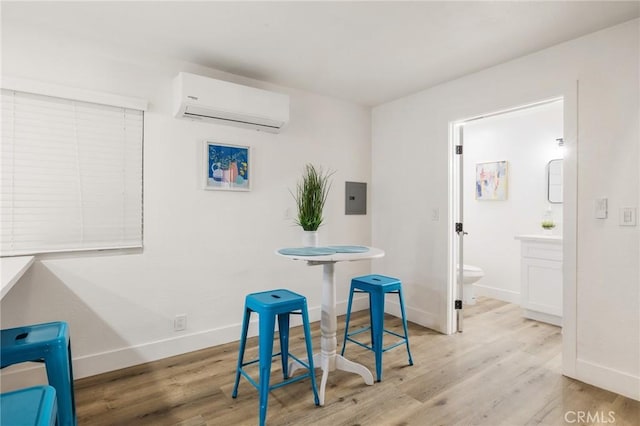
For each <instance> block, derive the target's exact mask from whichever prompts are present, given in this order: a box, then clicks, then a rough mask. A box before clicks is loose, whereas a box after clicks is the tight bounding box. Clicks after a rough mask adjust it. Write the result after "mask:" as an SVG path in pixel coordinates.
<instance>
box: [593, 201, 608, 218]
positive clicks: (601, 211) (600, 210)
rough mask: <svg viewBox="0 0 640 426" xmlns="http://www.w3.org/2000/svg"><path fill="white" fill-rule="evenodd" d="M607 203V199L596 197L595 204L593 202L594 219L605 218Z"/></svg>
mask: <svg viewBox="0 0 640 426" xmlns="http://www.w3.org/2000/svg"><path fill="white" fill-rule="evenodd" d="M607 204H608V201H607V199H606V198H596V204H595V216H596V219H606V218H607Z"/></svg>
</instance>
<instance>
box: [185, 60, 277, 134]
mask: <svg viewBox="0 0 640 426" xmlns="http://www.w3.org/2000/svg"><path fill="white" fill-rule="evenodd" d="M174 96H175V108H174V116H175V117H177V118H188V119H192V120H198V121H210V122H214V123H220V124H228V125H230V126H238V127H246V128H251V129H256V130H261V131H265V132H269V133H279V132H280V130H281V129H282V128H283V127H284V125H285V124H287V122H288V121H289V96H288V95H284V94H281V93H275V92H269V91H267V90H261V89H255V88H253V87H248V86H242V85H240V84H234V83H229V82H227V81H222V80H216V79H213V78H208V77H202V76H199V75H195V74H189V73H186V72H181V73H179V74H178V76H177V77H176V78H175V79H174Z"/></svg>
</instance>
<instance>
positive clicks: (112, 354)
mask: <svg viewBox="0 0 640 426" xmlns="http://www.w3.org/2000/svg"><path fill="white" fill-rule="evenodd" d="M368 306H369V302H368V299H367V298H366V297H359V298H354V300H353V307H352V311H353V312H356V311H360V310H363V309H367V308H368ZM346 310H347V302H346V301H341V302H338V303H337V304H336V312H337V314H338V315H343V314H344V313H345V312H346ZM320 312H321V310H320V306H316V307H312V308H309V320H310V321H311V322H315V321H319V320H320ZM301 324H302V319H301V318H300V317H299V316H292V317H291V327H295V326H298V325H301ZM241 327H242V324H241V323H236V324H231V325H226V326H223V327H218V328H212V329H209V330H203V331H199V332H195V333H180V334H178V335H176V336H175V337H171V338H167V339H162V340H156V341H153V342H146V343H142V344H139V345H134V346H128V347H124V348H118V349H114V350H111V351H106V352H100V353H95V354H90V355H84V356H79V357H74V359H73V375H74V379H81V378H83V377H89V376H94V375H96V374H102V373H107V372H109V371H114V370H119V369H122V368H126V367H131V366H134V365H138V364H143V363H146V362H152V361H157V360H159V359H163V358H168V357H172V356H175V355H181V354H185V353H188V352H193V351H197V350H200V349H205V348H209V347H211V346H217V345H222V344H224V343H229V342H234V341H237V340H239V338H240V330H241ZM257 334H258V321H257V316H255V315H254V316H253V317H252V321H251V324H250V325H249V336H256V335H257ZM0 377H1V378H2V380H1V386H0V389H1V391H2V392H7V391H10V390H14V389H19V388H23V387H26V386H34V385H38V384H43V383H46V375H45V373H44V368H43V366H42V365H41V364H34V363H25V364H21V365H16V366H10V367H8V368H7V369H4V370H3V371H2V373H1V376H0Z"/></svg>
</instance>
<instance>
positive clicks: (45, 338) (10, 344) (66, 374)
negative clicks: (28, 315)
mask: <svg viewBox="0 0 640 426" xmlns="http://www.w3.org/2000/svg"><path fill="white" fill-rule="evenodd" d="M1 334H2V345H1V353H0V368H4V367H7V366H9V365H13V364H19V363H22V362H44V364H45V368H46V371H47V379H48V380H49V385H51V386H52V387H53V388H55V390H56V399H57V406H58V425H59V426H75V425H76V424H77V420H76V408H75V397H74V392H73V368H72V365H71V344H70V339H69V326H68V325H67V323H66V322H50V323H46V324H37V325H29V326H24V327H16V328H9V329H6V330H1ZM3 424H4V422H3Z"/></svg>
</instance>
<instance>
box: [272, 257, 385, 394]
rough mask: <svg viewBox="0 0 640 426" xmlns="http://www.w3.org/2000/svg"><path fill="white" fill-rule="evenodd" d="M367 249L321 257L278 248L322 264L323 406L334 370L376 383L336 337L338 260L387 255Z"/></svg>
mask: <svg viewBox="0 0 640 426" xmlns="http://www.w3.org/2000/svg"><path fill="white" fill-rule="evenodd" d="M367 248H368V249H369V250H368V251H366V252H362V253H334V254H327V255H320V256H302V255H285V254H281V253H279V252H277V251H276V254H278V255H279V256H283V257H287V258H289V259H293V260H304V261H305V262H307V265H309V266H316V265H322V308H321V311H322V313H321V316H320V335H321V337H320V353H319V354H315V355H314V356H313V363H314V366H315V367H316V368H318V367H319V368H322V380H321V381H320V389H318V396H319V398H320V405H324V391H325V388H326V386H327V377H328V376H329V372H330V371H334V370H342V371H349V372H351V373H356V374H359V375H360V376H362V378H363V379H364V382H365V383H366V384H367V385H373V375H372V374H371V371H369V369H368V368H367V367H365V366H364V365H362V364H358V363H357V362H353V361H349V360H348V359H346V358H345V357H343V356H342V355H338V354H337V352H336V347H337V346H338V340H337V338H336V331H337V329H338V319H337V316H336V274H335V268H334V266H335V264H336V263H338V262H352V261H357V260H368V259H375V258H379V257H383V256H384V250H381V249H379V248H374V247H367ZM301 367H302V365H300V364H298V363H297V362H295V361H293V362H291V364H290V366H289V374H293V372H294V371H295V370H297V369H298V368H301Z"/></svg>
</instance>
